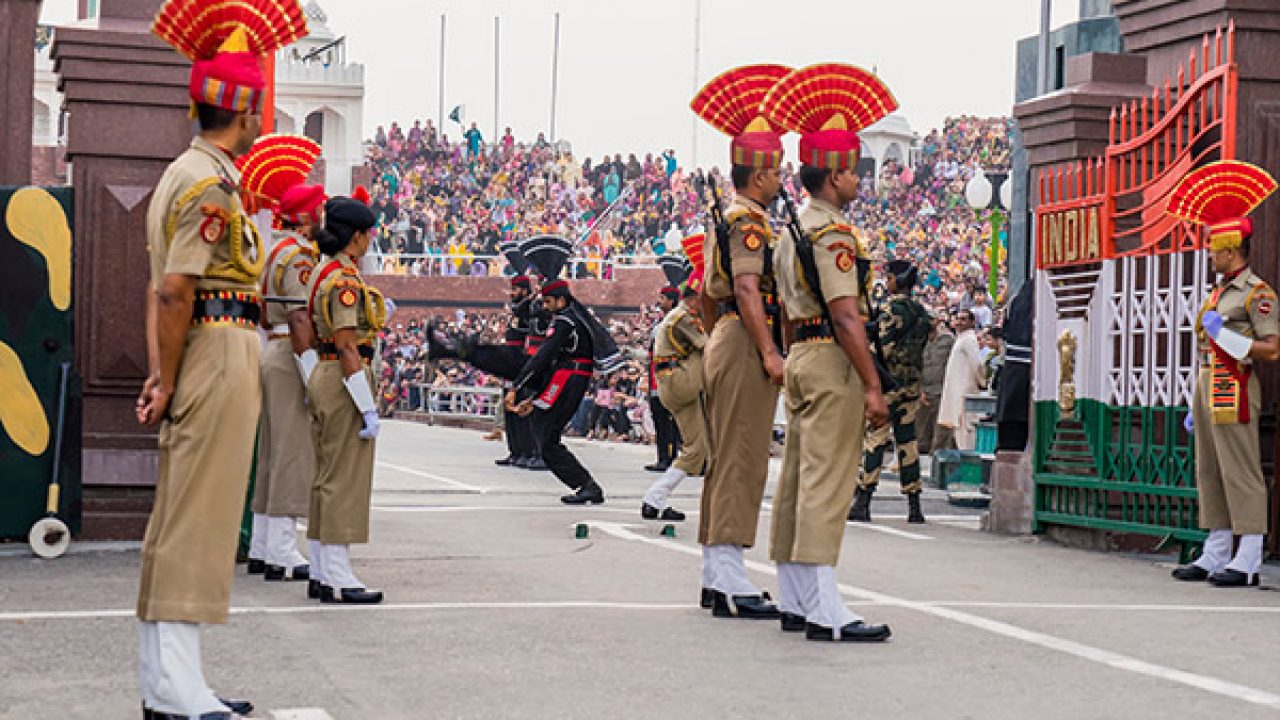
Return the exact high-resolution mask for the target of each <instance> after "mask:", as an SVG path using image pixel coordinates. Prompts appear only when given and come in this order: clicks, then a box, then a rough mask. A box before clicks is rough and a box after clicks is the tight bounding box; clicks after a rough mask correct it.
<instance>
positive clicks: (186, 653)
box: [152, 622, 227, 716]
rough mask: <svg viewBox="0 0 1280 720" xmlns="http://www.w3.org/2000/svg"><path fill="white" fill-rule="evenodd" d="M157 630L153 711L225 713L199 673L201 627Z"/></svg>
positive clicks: (158, 627) (166, 624) (190, 625)
mask: <svg viewBox="0 0 1280 720" xmlns="http://www.w3.org/2000/svg"><path fill="white" fill-rule="evenodd" d="M155 626H156V636H157V640H156V646H157V648H158V650H159V652H158V654H157V657H158V663H157V666H156V668H155V680H154V682H153V684H152V688H153V690H154V692H155V695H156V705H155V707H154V708H152V709H153V710H157V711H160V712H167V713H176V714H178V715H193V716H200V715H203V714H204V713H210V712H226V711H227V707H226V706H225V705H223V704H222V703H220V702H218V698H217V697H216V696H215V695H214V694H213V691H212V690H210V689H209V685H208V683H206V682H205V680H204V671H203V670H201V669H200V626H199V625H196V624H194V623H176V622H160V623H155Z"/></svg>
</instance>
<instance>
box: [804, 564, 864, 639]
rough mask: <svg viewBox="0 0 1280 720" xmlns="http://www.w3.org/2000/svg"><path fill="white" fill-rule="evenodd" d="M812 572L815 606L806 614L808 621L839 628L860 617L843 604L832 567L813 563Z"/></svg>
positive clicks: (838, 584) (838, 583)
mask: <svg viewBox="0 0 1280 720" xmlns="http://www.w3.org/2000/svg"><path fill="white" fill-rule="evenodd" d="M813 574H814V579H815V580H816V581H817V590H818V593H817V598H816V599H817V607H816V608H815V610H814V612H813V613H812V614H811V615H807V616H806V617H807V619H808V620H809V622H812V623H817V624H818V625H822V626H823V627H829V628H833V629H839V628H842V627H844V626H845V625H848V624H849V623H851V622H857V621H859V620H861V619H862V616H861V615H858V614H857V613H855V612H853V611H852V610H850V609H849V607H848V606H847V605H845V604H844V598H843V597H842V596H841V595H840V581H839V580H837V579H836V569H835V568H834V567H832V566H830V565H814V566H813Z"/></svg>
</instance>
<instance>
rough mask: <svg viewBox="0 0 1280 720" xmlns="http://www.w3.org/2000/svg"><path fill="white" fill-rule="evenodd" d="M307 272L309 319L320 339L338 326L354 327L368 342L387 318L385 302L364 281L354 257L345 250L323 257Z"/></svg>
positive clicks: (330, 338)
mask: <svg viewBox="0 0 1280 720" xmlns="http://www.w3.org/2000/svg"><path fill="white" fill-rule="evenodd" d="M317 267H318V268H319V269H318V270H316V271H314V272H312V273H311V282H310V284H309V285H308V287H307V297H308V298H309V299H310V303H309V307H310V308H311V321H312V322H313V323H315V326H316V335H317V337H319V338H320V341H321V342H332V341H333V336H334V335H336V334H337V331H339V330H348V329H349V330H355V331H356V337H357V339H358V340H359V341H360V342H366V343H367V342H372V341H373V339H374V338H375V337H377V335H378V331H379V330H381V329H382V328H383V327H384V326H385V325H386V322H387V305H386V301H385V300H384V299H383V297H382V293H380V292H378V289H377V288H375V287H373V286H372V285H369V284H367V283H365V281H364V278H363V277H361V276H360V269H359V268H358V267H357V266H356V261H355V260H353V259H352V258H351V256H350V255H348V254H346V253H345V252H340V253H338V257H337V258H332V259H330V258H326V259H325V261H324V262H321V263H319V264H318V266H317Z"/></svg>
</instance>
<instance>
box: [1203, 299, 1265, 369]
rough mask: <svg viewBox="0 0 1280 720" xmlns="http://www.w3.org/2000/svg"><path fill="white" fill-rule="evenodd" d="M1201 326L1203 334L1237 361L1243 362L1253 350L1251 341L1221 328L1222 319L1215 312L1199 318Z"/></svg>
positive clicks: (1212, 311)
mask: <svg viewBox="0 0 1280 720" xmlns="http://www.w3.org/2000/svg"><path fill="white" fill-rule="evenodd" d="M1201 325H1202V326H1203V327H1204V332H1205V334H1206V335H1208V336H1209V337H1210V338H1212V339H1213V342H1214V344H1215V345H1217V346H1218V347H1220V348H1222V351H1223V352H1225V353H1226V354H1228V355H1230V356H1231V357H1233V358H1235V359H1237V360H1243V359H1245V358H1246V357H1248V356H1249V351H1250V350H1251V349H1253V341H1252V340H1250V339H1249V338H1247V337H1245V336H1243V335H1241V334H1240V333H1238V332H1236V331H1234V330H1228V329H1227V328H1225V327H1223V317H1222V315H1221V314H1219V313H1218V312H1217V311H1216V310H1210V311H1208V312H1206V313H1205V314H1204V317H1203V318H1201Z"/></svg>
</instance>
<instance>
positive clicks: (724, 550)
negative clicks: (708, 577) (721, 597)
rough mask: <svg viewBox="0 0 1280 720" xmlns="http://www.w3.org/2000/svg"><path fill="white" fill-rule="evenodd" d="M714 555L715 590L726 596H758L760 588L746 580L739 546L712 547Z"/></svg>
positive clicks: (745, 569) (745, 567)
mask: <svg viewBox="0 0 1280 720" xmlns="http://www.w3.org/2000/svg"><path fill="white" fill-rule="evenodd" d="M711 547H712V550H713V551H714V552H715V554H716V584H715V585H714V586H713V587H714V588H715V589H716V590H719V591H720V592H722V593H724V594H726V595H759V594H760V588H758V587H756V586H755V584H754V583H752V582H751V581H750V580H748V579H747V566H746V562H745V561H744V559H743V556H742V546H741V545H713V546H711Z"/></svg>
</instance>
